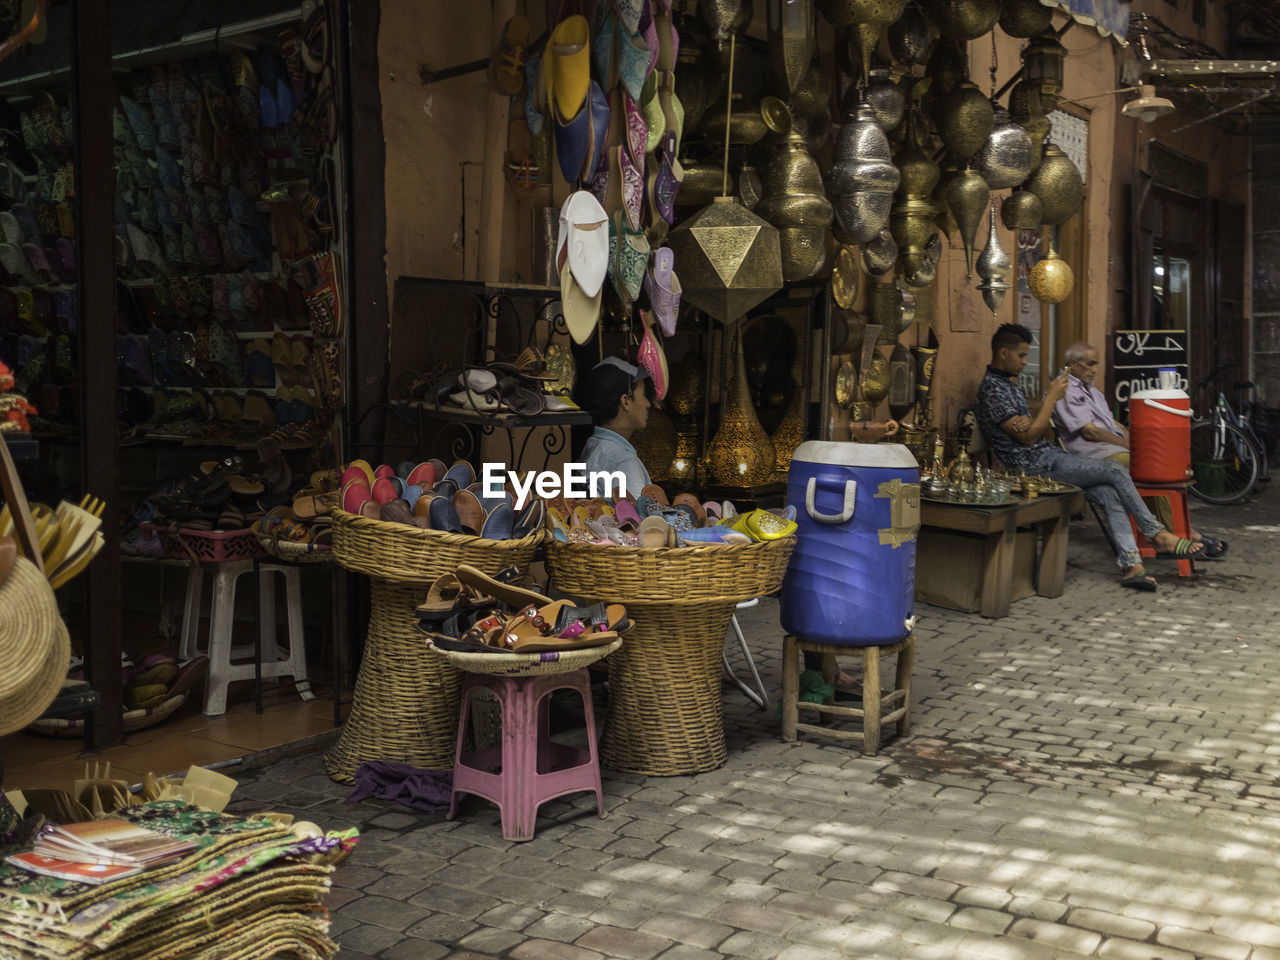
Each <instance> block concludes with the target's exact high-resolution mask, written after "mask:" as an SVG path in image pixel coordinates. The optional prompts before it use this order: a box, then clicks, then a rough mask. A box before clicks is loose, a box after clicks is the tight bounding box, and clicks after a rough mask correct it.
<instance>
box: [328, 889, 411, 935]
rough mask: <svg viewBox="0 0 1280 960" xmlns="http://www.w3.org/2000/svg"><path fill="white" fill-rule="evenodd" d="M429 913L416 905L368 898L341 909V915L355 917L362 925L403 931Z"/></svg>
mask: <svg viewBox="0 0 1280 960" xmlns="http://www.w3.org/2000/svg"><path fill="white" fill-rule="evenodd" d="M430 912H431V911H430V910H429V909H428V908H426V907H423V906H419V905H418V904H413V903H404V902H402V901H400V900H391V899H389V898H387V897H370V896H365V897H361V898H360V899H359V900H355V901H353V902H351V903H349V904H347V905H346V907H344V908H343V913H345V914H347V915H348V916H352V917H355V918H356V919H357V920H359V921H361V922H362V923H373V924H377V925H378V926H380V927H386V928H387V929H388V930H404V929H405V928H406V927H408V926H409V925H410V924H411V923H413V922H415V921H417V920H421V919H422V918H423V917H425V916H426V915H427V914H428V913H430Z"/></svg>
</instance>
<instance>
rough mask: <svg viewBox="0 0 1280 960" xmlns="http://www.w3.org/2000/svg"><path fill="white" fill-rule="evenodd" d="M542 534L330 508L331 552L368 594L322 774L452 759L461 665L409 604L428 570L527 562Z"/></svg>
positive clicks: (348, 779)
mask: <svg viewBox="0 0 1280 960" xmlns="http://www.w3.org/2000/svg"><path fill="white" fill-rule="evenodd" d="M542 538H543V534H542V532H541V531H538V532H537V533H535V534H534V535H533V536H530V537H526V538H525V539H523V540H485V539H483V538H481V537H472V536H462V535H457V534H451V533H441V532H439V531H435V530H419V529H418V528H416V527H410V526H406V525H405V524H400V523H387V522H384V521H382V520H372V519H370V518H368V517H360V516H356V515H355V514H351V513H346V512H344V511H342V510H335V511H334V512H333V557H334V559H335V560H336V561H337V562H338V563H340V564H341V565H342V566H344V567H346V568H347V569H348V570H352V571H355V572H357V573H363V574H366V575H368V577H369V579H370V586H371V603H370V612H369V633H368V637H367V639H366V641H365V648H364V657H363V659H362V660H361V663H360V672H359V674H358V675H357V677H356V688H355V696H354V698H353V701H352V705H351V714H350V716H349V717H348V718H347V722H346V724H345V725H344V726H343V729H342V734H341V736H340V737H339V738H338V742H337V744H336V745H335V746H334V748H333V749H332V750H331V751H329V752H328V753H326V754H325V756H324V766H325V770H326V771H327V772H328V774H329V776H330V777H332V778H333V779H334V780H337V781H339V782H341V783H352V782H354V780H355V775H356V771H357V770H358V769H359V768H360V765H361V764H362V763H365V762H368V761H370V760H394V761H399V762H401V763H408V764H411V765H412V766H415V767H421V768H429V769H446V768H451V767H452V766H453V751H454V741H455V739H456V736H457V725H458V699H459V679H460V675H459V673H458V671H457V670H455V669H454V668H453V667H452V666H450V664H449V661H448V660H446V659H445V658H443V657H436V656H432V655H431V654H429V653H428V652H427V649H426V642H425V641H426V638H425V637H424V636H423V634H422V633H421V632H420V631H419V630H418V616H417V612H416V611H415V609H414V608H415V607H417V605H418V604H419V603H421V602H422V601H423V600H425V599H426V595H427V590H428V588H429V587H430V585H431V583H432V581H433V580H435V578H436V577H438V576H440V575H441V574H442V573H452V572H453V571H454V570H455V569H457V567H458V565H459V564H462V563H469V564H471V565H472V566H473V567H477V568H479V569H480V570H483V571H484V572H485V573H488V574H497V573H500V572H501V571H502V570H503V569H504V568H506V567H508V566H512V565H514V566H518V567H526V566H528V564H529V562H530V561H531V560H532V559H533V554H534V552H535V551H536V550H537V548H538V544H539V543H541V541H542Z"/></svg>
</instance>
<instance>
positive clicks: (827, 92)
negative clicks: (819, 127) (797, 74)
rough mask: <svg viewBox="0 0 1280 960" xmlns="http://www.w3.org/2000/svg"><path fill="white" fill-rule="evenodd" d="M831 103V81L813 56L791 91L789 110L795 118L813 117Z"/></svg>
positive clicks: (819, 62)
mask: <svg viewBox="0 0 1280 960" xmlns="http://www.w3.org/2000/svg"><path fill="white" fill-rule="evenodd" d="M830 101H831V80H830V78H829V77H828V76H827V72H826V71H825V70H823V69H822V63H821V61H819V60H818V58H817V57H816V56H815V57H814V58H813V61H812V62H811V63H810V64H809V69H808V71H807V72H806V73H805V75H804V76H803V77H801V78H800V83H799V84H798V85H797V86H796V88H795V89H794V90H792V91H791V110H792V112H793V113H795V115H796V116H797V117H814V116H817V115H818V114H820V113H822V111H824V110H826V109H827V105H828V104H829V103H830Z"/></svg>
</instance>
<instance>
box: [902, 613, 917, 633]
mask: <svg viewBox="0 0 1280 960" xmlns="http://www.w3.org/2000/svg"><path fill="white" fill-rule="evenodd" d="M902 625H903V626H904V627H906V628H907V633H911V631H912V630H914V629H915V628H916V615H915V614H914V613H913V614H912V615H911V616H909V617H907V619H905V620H903V621H902Z"/></svg>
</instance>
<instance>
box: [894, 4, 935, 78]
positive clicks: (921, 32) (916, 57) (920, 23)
mask: <svg viewBox="0 0 1280 960" xmlns="http://www.w3.org/2000/svg"><path fill="white" fill-rule="evenodd" d="M937 39H938V30H937V28H936V27H935V26H934V25H933V24H931V23H930V22H929V20H928V18H927V17H926V16H925V15H924V11H923V10H922V9H920V3H919V0H908V2H907V5H906V6H905V7H903V8H902V16H900V17H899V18H898V19H897V20H896V21H895V22H894V23H893V24H891V25H890V27H889V52H890V53H891V54H893V59H895V60H897V61H898V62H899V63H902V64H906V65H907V66H908V67H912V66H915V65H916V64H917V63H924V62H925V61H926V60H928V59H929V51H930V50H931V49H932V48H933V45H934V43H935V42H936V41H937Z"/></svg>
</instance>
